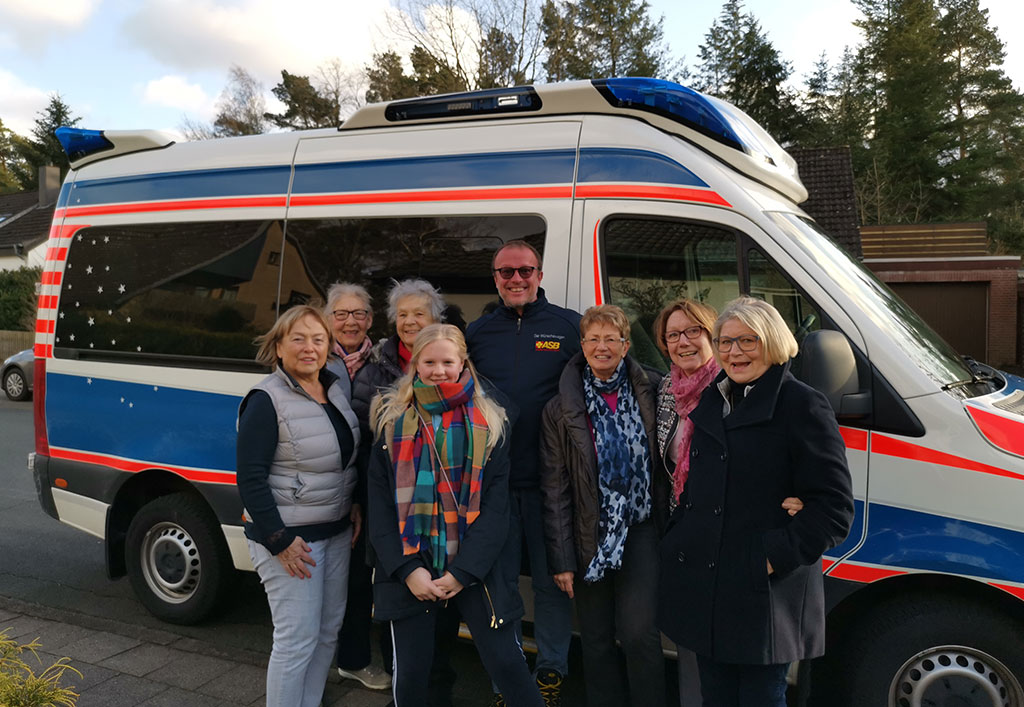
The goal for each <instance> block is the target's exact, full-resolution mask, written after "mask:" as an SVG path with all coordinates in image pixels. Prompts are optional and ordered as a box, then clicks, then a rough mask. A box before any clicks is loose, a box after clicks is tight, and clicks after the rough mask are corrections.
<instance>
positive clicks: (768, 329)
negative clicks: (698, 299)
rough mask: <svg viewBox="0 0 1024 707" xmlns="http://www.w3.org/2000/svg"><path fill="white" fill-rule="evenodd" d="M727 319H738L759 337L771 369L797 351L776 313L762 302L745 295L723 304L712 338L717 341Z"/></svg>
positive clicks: (787, 329)
mask: <svg viewBox="0 0 1024 707" xmlns="http://www.w3.org/2000/svg"><path fill="white" fill-rule="evenodd" d="M730 319H737V320H739V321H740V322H742V323H743V324H745V325H747V327H749V328H750V329H751V330H752V331H753V332H754V333H755V334H757V335H758V337H760V339H761V344H762V346H763V347H764V348H763V351H764V358H765V360H766V361H768V363H770V364H772V365H773V366H774V365H779V364H783V363H785V362H786V361H788V360H789V359H791V358H793V357H794V356H796V354H797V352H798V351H799V350H800V349H799V347H798V346H797V343H796V339H795V338H793V332H791V331H790V330H789V327H788V326H787V325H786V320H784V319H783V318H782V315H781V314H779V310H777V309H775V307H773V306H771V305H770V304H768V303H767V302H765V301H764V300H761V299H755V298H753V297H748V296H746V295H744V296H742V297H737V298H736V299H734V300H733V301H732V302H730V303H729V304H727V305H725V309H723V310H722V313H721V314H719V315H718V321H716V322H715V328H714V330H713V331H712V332H711V336H712V338H715V339H717V338H718V335H719V333H720V332H721V331H722V325H723V324H725V323H726V322H727V321H729V320H730ZM715 349H716V351H717V347H715Z"/></svg>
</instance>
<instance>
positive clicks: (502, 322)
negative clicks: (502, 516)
mask: <svg viewBox="0 0 1024 707" xmlns="http://www.w3.org/2000/svg"><path fill="white" fill-rule="evenodd" d="M466 341H467V343H468V345H469V357H470V358H471V359H472V360H473V364H474V365H475V366H476V368H477V370H478V371H480V373H481V374H482V375H483V376H485V377H486V378H487V379H488V380H490V381H491V382H492V383H494V385H496V386H497V387H498V390H500V391H501V392H502V393H504V394H505V395H506V396H508V397H509V399H510V400H511V401H512V402H513V403H514V404H515V406H516V407H517V408H518V410H519V419H518V421H517V422H516V424H515V427H514V428H513V429H512V440H513V446H512V451H511V459H512V473H511V477H510V482H511V484H512V486H513V487H516V488H522V487H533V488H536V487H537V485H538V484H539V483H540V468H539V461H538V456H537V446H538V443H539V439H540V416H541V412H542V411H543V410H544V405H545V404H546V403H547V402H548V400H550V399H551V398H552V397H553V396H554V395H555V393H556V392H558V379H559V377H560V376H561V374H562V369H563V368H565V364H566V362H567V361H568V360H569V359H570V358H572V357H573V355H574V354H576V353H578V352H579V350H580V315H579V314H578V313H576V312H574V311H572V310H571V309H565V308H563V307H559V306H557V305H554V304H551V303H550V302H548V300H547V298H546V297H545V296H544V290H543V289H540V290H538V292H537V299H536V301H534V302H531V303H530V304H528V305H526V306H525V307H524V308H523V313H522V315H520V314H519V313H518V312H517V311H516V310H514V309H511V308H509V307H506V306H504V305H502V306H500V307H498V308H497V309H495V310H494V311H493V312H491V313H490V314H485V315H484V316H482V317H480V318H479V319H477V320H476V321H475V322H473V323H472V324H470V325H469V328H468V329H467V330H466Z"/></svg>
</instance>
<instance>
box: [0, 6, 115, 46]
mask: <svg viewBox="0 0 1024 707" xmlns="http://www.w3.org/2000/svg"><path fill="white" fill-rule="evenodd" d="M98 4H99V0H35V1H34V2H33V1H31V0H0V44H16V45H18V46H20V47H21V48H22V49H24V50H25V51H34V50H37V49H39V48H40V47H42V46H45V45H46V44H47V43H48V42H49V41H50V40H52V39H53V38H54V37H56V36H58V35H60V34H64V33H67V32H70V31H73V30H76V29H78V28H80V27H81V26H82V25H84V24H85V23H86V21H88V19H89V18H90V17H92V14H93V12H94V11H95V9H96V7H97V6H98Z"/></svg>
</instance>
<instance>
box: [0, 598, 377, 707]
mask: <svg viewBox="0 0 1024 707" xmlns="http://www.w3.org/2000/svg"><path fill="white" fill-rule="evenodd" d="M5 629H8V630H7V635H8V637H10V638H14V639H17V640H18V641H19V643H28V642H29V641H31V640H33V639H36V638H38V639H39V643H41V644H42V645H41V648H40V649H39V665H38V666H37V665H36V664H35V658H33V657H32V655H31V654H23V655H22V657H23V658H25V659H26V661H27V662H28V663H29V665H30V666H31V667H32V668H33V669H34V670H36V672H40V671H41V670H43V669H44V668H46V667H48V666H49V665H51V664H52V663H53V662H54V661H56V660H57V659H58V658H60V657H63V656H67V657H68V658H70V659H71V665H72V666H73V667H75V668H76V669H78V670H79V671H80V672H81V673H82V676H81V677H79V676H78V675H76V674H74V673H72V672H70V671H69V672H68V673H66V674H65V677H64V680H63V684H64V685H66V686H68V687H71V688H72V689H74V690H75V692H78V693H79V694H80V695H81V697H79V699H78V707H136V705H138V706H139V707H141V706H143V705H144V706H145V707H215V706H221V705H223V706H226V707H233V706H236V705H262V704H263V702H264V700H263V690H264V684H265V679H266V666H267V658H268V653H267V652H265V651H259V650H239V651H233V652H232V653H230V654H228V653H226V652H225V651H224V650H222V649H220V648H217V647H215V646H213V645H211V644H209V643H205V642H203V641H199V640H195V639H192V638H185V637H182V636H178V635H176V634H173V633H170V632H169V631H162V630H159V629H152V628H145V627H141V626H136V625H133V624H128V623H124V622H120V621H113V620H109V619H100V618H95V617H91V616H85V615H83V614H77V613H74V612H68V611H60V610H54V609H51V608H49V607H43V606H39V605H36V604H31V603H28V602H23V601H19V600H16V599H9V598H6V597H2V596H0V631H3V630H5ZM267 649H269V646H268V647H267ZM390 699H391V694H390V692H389V691H384V692H378V691H372V690H366V689H364V688H362V687H361V686H359V685H358V683H354V682H353V681H351V680H345V681H341V680H339V678H338V676H337V673H335V672H334V671H332V675H331V677H330V679H329V680H328V683H327V689H326V691H325V693H324V700H323V704H324V705H325V707H334V706H335V705H339V706H340V705H344V707H383V706H384V705H386V704H387V703H388V701H389V700H390Z"/></svg>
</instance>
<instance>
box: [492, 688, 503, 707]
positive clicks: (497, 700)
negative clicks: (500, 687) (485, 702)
mask: <svg viewBox="0 0 1024 707" xmlns="http://www.w3.org/2000/svg"><path fill="white" fill-rule="evenodd" d="M489 707H505V698H504V697H502V696H501V693H500V692H496V693H494V699H492V700H491V704H490V705H489Z"/></svg>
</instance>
